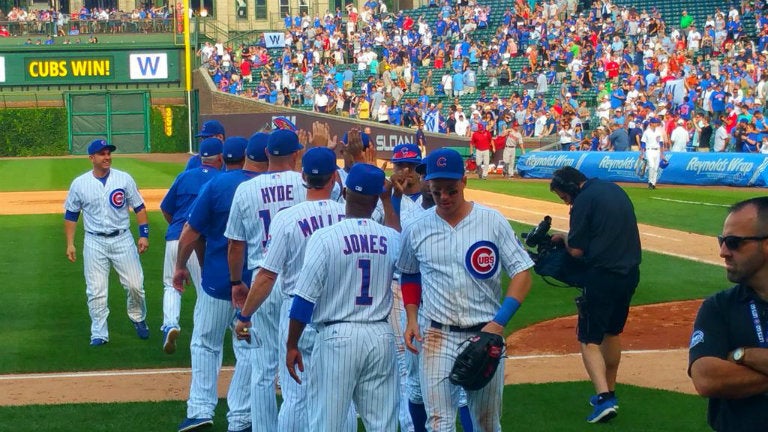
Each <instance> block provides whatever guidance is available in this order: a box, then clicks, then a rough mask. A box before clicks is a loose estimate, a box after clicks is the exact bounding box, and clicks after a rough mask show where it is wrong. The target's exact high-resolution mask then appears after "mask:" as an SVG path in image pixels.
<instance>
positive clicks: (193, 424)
mask: <svg viewBox="0 0 768 432" xmlns="http://www.w3.org/2000/svg"><path fill="white" fill-rule="evenodd" d="M208 426H213V419H209V418H202V419H200V418H185V419H184V421H183V422H181V424H180V425H179V432H186V431H192V430H200V429H202V428H204V427H208Z"/></svg>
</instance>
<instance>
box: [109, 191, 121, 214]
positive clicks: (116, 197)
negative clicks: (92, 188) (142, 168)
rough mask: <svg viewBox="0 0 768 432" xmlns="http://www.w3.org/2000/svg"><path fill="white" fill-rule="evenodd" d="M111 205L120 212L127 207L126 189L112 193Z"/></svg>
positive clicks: (110, 196) (110, 194)
mask: <svg viewBox="0 0 768 432" xmlns="http://www.w3.org/2000/svg"><path fill="white" fill-rule="evenodd" d="M109 203H110V204H112V207H114V208H116V209H118V210H119V209H121V208H123V207H125V189H115V190H113V191H112V192H110V193H109Z"/></svg>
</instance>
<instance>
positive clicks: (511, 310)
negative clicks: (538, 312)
mask: <svg viewBox="0 0 768 432" xmlns="http://www.w3.org/2000/svg"><path fill="white" fill-rule="evenodd" d="M518 309H520V302H519V301H517V299H516V298H514V297H507V298H505V299H504V301H503V302H502V303H501V309H499V311H498V312H496V316H495V317H493V321H494V322H495V323H496V324H499V325H500V326H502V327H504V326H506V325H507V323H508V322H509V320H511V319H512V316H513V315H515V312H517V310H518Z"/></svg>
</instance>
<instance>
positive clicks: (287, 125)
mask: <svg viewBox="0 0 768 432" xmlns="http://www.w3.org/2000/svg"><path fill="white" fill-rule="evenodd" d="M272 123H273V124H274V125H275V128H277V129H286V130H289V131H293V132H296V131H297V130H298V128H297V127H296V125H295V124H293V122H292V121H290V120H288V118H286V117H282V116H281V117H275V118H273V119H272Z"/></svg>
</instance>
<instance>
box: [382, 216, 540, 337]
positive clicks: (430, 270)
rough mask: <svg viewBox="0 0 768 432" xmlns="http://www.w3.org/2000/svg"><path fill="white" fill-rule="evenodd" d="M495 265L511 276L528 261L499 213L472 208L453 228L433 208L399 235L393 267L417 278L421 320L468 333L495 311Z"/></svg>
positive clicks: (498, 286) (498, 277)
mask: <svg viewBox="0 0 768 432" xmlns="http://www.w3.org/2000/svg"><path fill="white" fill-rule="evenodd" d="M499 264H501V265H502V266H503V267H504V270H505V271H506V272H507V274H509V275H510V276H513V275H515V274H517V273H519V272H522V271H524V270H526V269H528V268H530V267H532V266H533V261H531V258H530V257H529V256H528V254H527V253H526V252H525V250H524V249H523V246H522V244H520V241H519V240H518V239H517V237H516V236H515V232H514V230H512V227H511V226H510V225H509V223H508V222H507V220H506V219H504V217H503V216H502V215H501V214H500V213H499V212H497V211H496V210H493V209H490V208H488V207H485V206H483V205H480V204H477V203H474V204H473V206H472V211H471V212H470V213H469V214H468V215H467V217H465V218H464V219H463V220H462V221H461V222H459V224H458V225H456V226H455V227H451V226H450V225H449V224H448V223H447V222H445V220H443V219H442V218H441V217H440V216H438V215H437V213H436V212H435V208H434V207H433V208H431V209H429V210H426V211H425V214H424V216H423V217H420V218H418V219H416V220H415V221H414V222H413V223H412V224H410V225H408V227H407V228H406V229H405V231H404V232H403V242H402V249H401V253H400V257H399V259H398V262H397V267H398V270H400V271H402V272H403V273H419V272H420V273H421V283H422V290H421V292H422V312H423V313H424V316H425V317H427V318H428V319H431V320H434V321H437V322H440V323H443V324H449V325H457V326H462V327H470V326H473V325H477V324H480V323H486V322H489V321H491V320H492V319H493V317H494V316H495V315H496V312H497V311H498V310H499V307H500V305H501V303H500V300H499V299H500V297H501V271H500V270H499Z"/></svg>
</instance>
